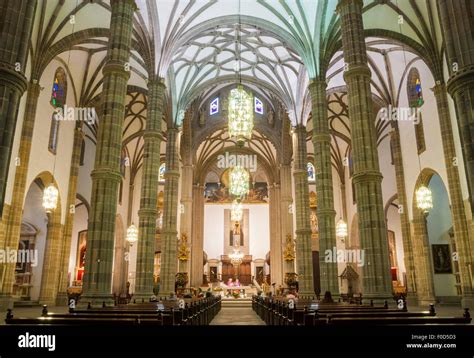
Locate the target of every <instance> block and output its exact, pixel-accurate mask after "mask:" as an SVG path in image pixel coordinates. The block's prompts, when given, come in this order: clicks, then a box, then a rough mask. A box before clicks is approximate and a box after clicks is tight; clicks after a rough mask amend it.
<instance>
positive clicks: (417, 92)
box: [407, 67, 424, 108]
mask: <svg viewBox="0 0 474 358" xmlns="http://www.w3.org/2000/svg"><path fill="white" fill-rule="evenodd" d="M407 93H408V104H409V106H410V107H415V108H418V107H421V106H422V105H423V103H424V101H423V89H422V88H421V80H420V73H419V72H418V70H417V69H416V67H412V68H411V70H410V72H408V80H407Z"/></svg>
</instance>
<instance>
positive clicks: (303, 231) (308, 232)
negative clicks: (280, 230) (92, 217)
mask: <svg viewBox="0 0 474 358" xmlns="http://www.w3.org/2000/svg"><path fill="white" fill-rule="evenodd" d="M295 233H296V236H304V235H311V234H312V231H311V229H297V230H296V231H295Z"/></svg>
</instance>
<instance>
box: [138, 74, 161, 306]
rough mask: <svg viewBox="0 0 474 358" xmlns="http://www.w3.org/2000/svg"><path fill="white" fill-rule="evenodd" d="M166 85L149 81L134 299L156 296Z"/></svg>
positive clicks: (156, 81)
mask: <svg viewBox="0 0 474 358" xmlns="http://www.w3.org/2000/svg"><path fill="white" fill-rule="evenodd" d="M164 95H165V85H164V80H163V79H156V80H155V79H154V80H150V81H149V82H148V108H147V120H146V131H145V133H144V134H143V139H144V152H143V173H142V184H141V194H140V210H138V251H137V269H136V281H135V297H136V298H138V299H142V298H143V299H147V298H150V297H151V296H153V283H154V281H153V270H154V262H155V234H156V219H157V216H158V210H157V208H156V201H157V198H158V177H159V169H160V144H161V120H162V117H163V99H164Z"/></svg>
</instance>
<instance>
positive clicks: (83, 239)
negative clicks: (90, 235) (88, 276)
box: [76, 230, 87, 282]
mask: <svg viewBox="0 0 474 358" xmlns="http://www.w3.org/2000/svg"><path fill="white" fill-rule="evenodd" d="M78 235H79V238H78V240H77V256H76V281H80V282H81V281H82V275H83V274H84V267H85V265H86V246H87V245H86V244H87V230H83V231H80V232H79V234H78Z"/></svg>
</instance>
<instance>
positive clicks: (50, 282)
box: [38, 211, 63, 306]
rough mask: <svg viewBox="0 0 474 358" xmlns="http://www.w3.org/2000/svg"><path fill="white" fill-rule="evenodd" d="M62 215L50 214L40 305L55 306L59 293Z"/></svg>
mask: <svg viewBox="0 0 474 358" xmlns="http://www.w3.org/2000/svg"><path fill="white" fill-rule="evenodd" d="M62 229H63V227H62V225H61V213H60V212H59V211H54V212H53V213H48V225H47V234H46V246H45V250H44V259H43V274H42V275H41V290H40V294H39V298H38V301H39V303H40V304H45V305H51V306H52V305H54V304H55V303H56V296H57V293H58V283H59V282H58V277H59V272H60V267H59V265H60V264H61V260H60V259H61V249H62V243H63V242H62Z"/></svg>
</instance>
